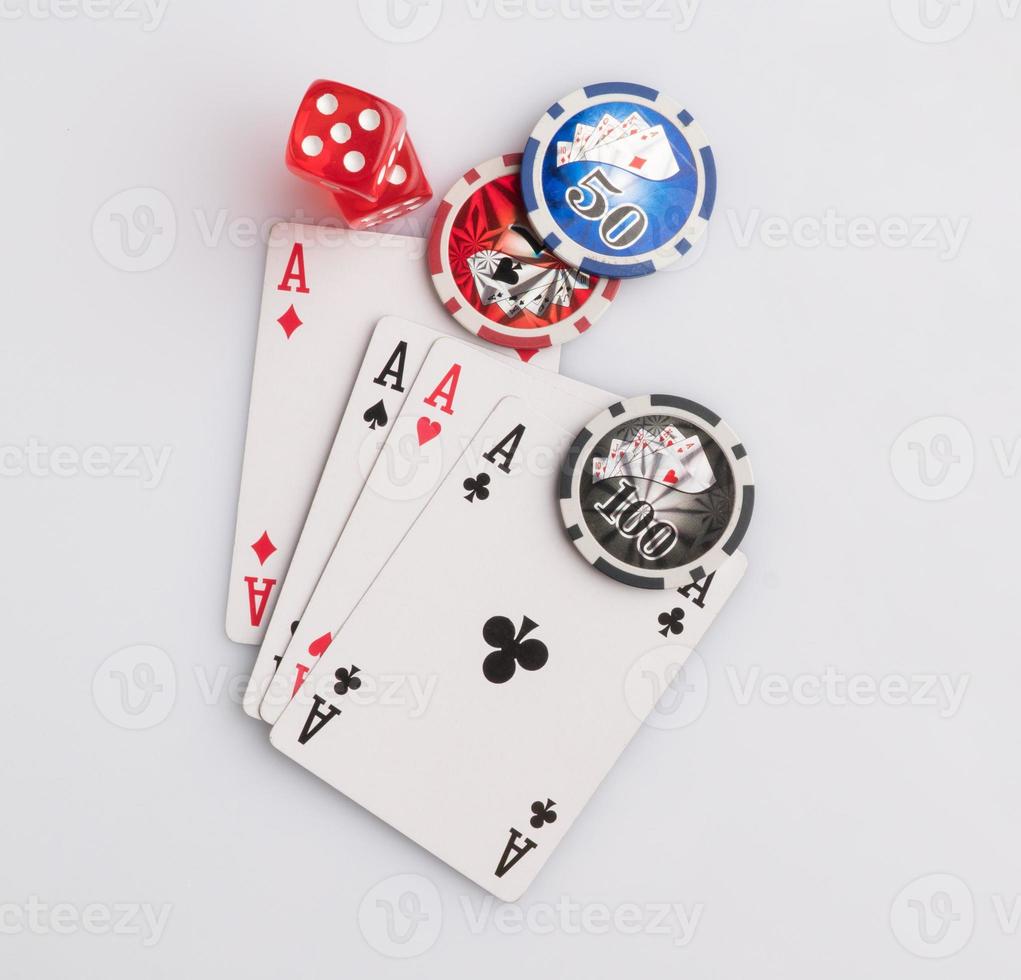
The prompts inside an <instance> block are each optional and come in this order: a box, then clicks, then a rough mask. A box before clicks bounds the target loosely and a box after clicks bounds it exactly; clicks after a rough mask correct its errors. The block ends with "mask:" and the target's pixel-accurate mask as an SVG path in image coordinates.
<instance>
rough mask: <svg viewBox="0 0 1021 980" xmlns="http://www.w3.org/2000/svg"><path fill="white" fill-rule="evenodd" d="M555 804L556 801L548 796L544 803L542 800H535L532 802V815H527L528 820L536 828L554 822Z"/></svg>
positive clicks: (539, 828)
mask: <svg viewBox="0 0 1021 980" xmlns="http://www.w3.org/2000/svg"><path fill="white" fill-rule="evenodd" d="M556 805H557V804H556V802H555V801H554V800H551V799H550V798H549V797H547V798H546V802H545V803H543V802H542V800H536V801H535V802H534V803H533V804H532V816H531V817H529V820H528V822H529V823H530V824H531V825H532V826H533V827H534V828H535V829H536V830H541V829H542V828H543V827H544V826H545V825H546V824H548V823H554V822H556V819H557V812H556V810H554V809H553V807H555V806H556Z"/></svg>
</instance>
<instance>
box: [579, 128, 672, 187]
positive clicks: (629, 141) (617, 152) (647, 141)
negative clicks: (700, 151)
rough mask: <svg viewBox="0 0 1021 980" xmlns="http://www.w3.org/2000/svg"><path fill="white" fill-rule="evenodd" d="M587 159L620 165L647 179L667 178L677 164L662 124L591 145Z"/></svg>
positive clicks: (615, 165)
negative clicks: (600, 143)
mask: <svg viewBox="0 0 1021 980" xmlns="http://www.w3.org/2000/svg"><path fill="white" fill-rule="evenodd" d="M586 159H588V160H594V161H598V162H599V163H606V164H609V165H611V166H614V167H620V168H621V169H622V170H626V171H628V173H632V174H637V175H638V176H639V177H645V178H646V179H647V180H656V181H659V180H667V179H668V178H670V177H672V176H673V175H674V174H676V173H677V172H678V171H679V170H680V169H681V168H680V165H679V164H678V163H677V157H676V155H675V154H674V150H673V147H672V146H671V145H670V140H669V139H668V138H667V135H666V132H665V131H664V129H663V127H662V126H652V127H651V128H649V129H645V130H642V131H641V132H638V133H635V134H633V135H631V136H625V137H623V138H622V139H618V140H614V141H613V142H611V143H604V144H602V145H600V146H597V147H595V148H593V149H592V151H591V152H590V153H589V155H588V156H587V157H586Z"/></svg>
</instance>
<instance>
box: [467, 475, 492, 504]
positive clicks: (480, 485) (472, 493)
mask: <svg viewBox="0 0 1021 980" xmlns="http://www.w3.org/2000/svg"><path fill="white" fill-rule="evenodd" d="M489 482H490V480H489V474H488V473H479V474H478V476H474V477H469V478H468V479H467V480H465V481H464V483H462V484H461V485H462V486H463V487H464V488H465V490H467V491H468V493H467V494H466V495H465V498H464V499H465V500H467V501H468V503H473V502H474V500H475V498H476V497H477V498H478V499H479V500H486V499H488V498H489Z"/></svg>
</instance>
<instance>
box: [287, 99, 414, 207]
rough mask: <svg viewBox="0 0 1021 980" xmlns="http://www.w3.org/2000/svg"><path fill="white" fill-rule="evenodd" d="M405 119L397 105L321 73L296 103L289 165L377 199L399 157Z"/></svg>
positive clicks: (355, 193) (298, 171)
mask: <svg viewBox="0 0 1021 980" xmlns="http://www.w3.org/2000/svg"><path fill="white" fill-rule="evenodd" d="M404 125H405V124H404V113H403V112H401V110H400V109H398V108H397V106H395V105H391V104H390V103H389V102H385V101H384V100H383V99H380V98H377V97H376V96H374V95H369V93H368V92H363V91H361V89H357V88H352V87H351V86H350V85H341V84H340V83H339V82H329V81H325V80H323V79H320V80H319V81H316V82H313V83H312V84H311V85H310V86H309V89H308V91H307V92H306V93H305V97H304V98H303V99H302V100H301V105H300V106H298V114H297V115H296V116H295V117H294V123H293V125H292V126H291V135H290V138H289V139H288V141H287V158H286V159H287V166H288V167H289V168H290V170H291V171H292V172H293V173H295V174H297V175H298V176H299V177H303V178H304V179H305V180H311V181H312V182H314V183H317V184H322V185H323V186H324V187H327V188H329V189H330V190H331V191H340V192H343V193H345V194H348V195H351V196H352V197H357V198H361V199H363V200H365V201H375V200H376V199H377V198H378V197H379V194H380V192H381V191H382V190H383V189H384V188H385V187H386V182H387V178H388V177H389V176H390V174H391V173H392V172H393V169H394V166H395V164H396V162H397V150H398V147H399V146H400V143H401V140H402V139H403V137H404Z"/></svg>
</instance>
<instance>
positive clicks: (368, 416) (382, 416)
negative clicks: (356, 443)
mask: <svg viewBox="0 0 1021 980" xmlns="http://www.w3.org/2000/svg"><path fill="white" fill-rule="evenodd" d="M362 418H363V419H365V421H366V422H368V423H369V428H370V429H374V428H376V426H377V425H386V423H387V422H388V421H389V418H388V417H387V414H386V406H385V405H384V404H383V399H382V398H380V400H379V401H378V402H376V404H375V405H372V406H370V407H369V408H367V409H365V414H364V415H362Z"/></svg>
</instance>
